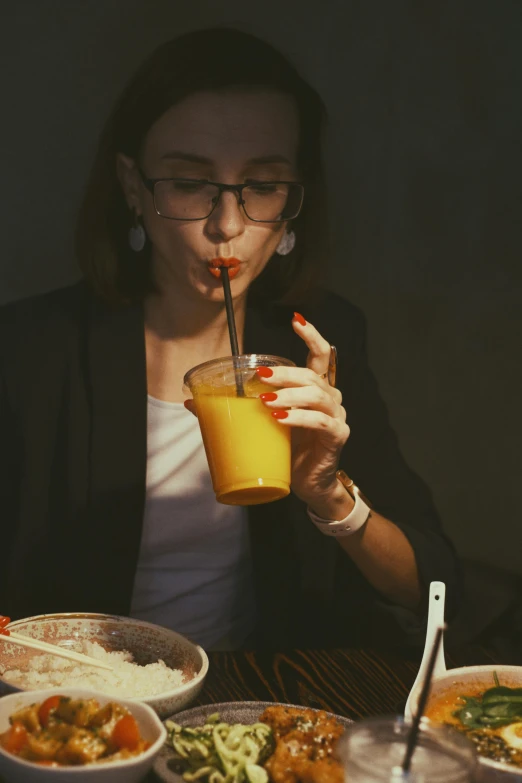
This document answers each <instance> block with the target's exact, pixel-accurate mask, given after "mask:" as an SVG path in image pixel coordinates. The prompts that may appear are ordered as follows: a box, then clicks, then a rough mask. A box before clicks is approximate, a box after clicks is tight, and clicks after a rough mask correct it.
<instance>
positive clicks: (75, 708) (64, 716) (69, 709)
mask: <svg viewBox="0 0 522 783" xmlns="http://www.w3.org/2000/svg"><path fill="white" fill-rule="evenodd" d="M99 710H100V704H99V702H97V701H96V699H60V703H59V705H58V707H57V708H56V711H55V713H54V715H55V717H56V718H58V719H59V720H64V721H66V723H70V724H71V725H72V726H78V728H85V727H86V726H89V724H90V722H91V720H92V719H93V718H94V716H95V715H96V714H97V713H98V712H99Z"/></svg>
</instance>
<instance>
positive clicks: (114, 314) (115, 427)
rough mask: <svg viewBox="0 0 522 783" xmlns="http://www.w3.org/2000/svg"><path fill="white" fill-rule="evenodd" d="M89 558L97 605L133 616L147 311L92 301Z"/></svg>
mask: <svg viewBox="0 0 522 783" xmlns="http://www.w3.org/2000/svg"><path fill="white" fill-rule="evenodd" d="M88 362H89V377H90V381H91V388H90V392H91V410H92V419H91V422H92V429H91V448H90V476H91V485H90V508H89V514H88V518H89V524H90V530H91V533H92V535H91V536H90V547H91V551H90V553H89V554H90V556H91V559H92V563H93V569H94V579H93V590H94V596H93V602H94V603H95V604H98V605H100V606H103V607H105V608H104V609H103V611H110V612H113V613H116V614H128V612H129V609H130V599H131V596H132V589H133V584H134V574H135V570H136V563H137V559H138V553H139V546H140V538H141V528H142V520H143V510H144V504H145V486H146V470H147V380H146V365H145V338H144V328H143V311H142V308H141V306H132V307H127V308H120V309H110V308H108V307H107V306H105V305H104V304H101V303H99V302H93V305H92V309H91V320H90V329H89V338H88Z"/></svg>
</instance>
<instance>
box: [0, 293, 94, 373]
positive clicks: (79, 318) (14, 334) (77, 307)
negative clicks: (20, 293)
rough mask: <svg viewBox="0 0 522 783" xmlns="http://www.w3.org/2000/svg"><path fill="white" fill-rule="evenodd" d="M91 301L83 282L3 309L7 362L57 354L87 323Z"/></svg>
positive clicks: (1, 343) (1, 339)
mask: <svg viewBox="0 0 522 783" xmlns="http://www.w3.org/2000/svg"><path fill="white" fill-rule="evenodd" d="M91 300H92V295H91V294H90V292H89V290H88V288H87V286H86V285H85V283H83V282H80V283H76V284H74V285H71V286H67V287H65V288H60V289H57V290H54V291H50V292H48V293H45V294H40V295H38V296H31V297H28V298H26V299H21V300H19V301H16V302H10V303H9V304H7V305H4V306H2V307H0V355H1V356H2V358H3V360H4V361H5V362H8V361H9V359H10V358H11V359H16V360H20V359H21V357H23V356H24V355H25V356H28V357H31V358H32V357H35V356H36V355H38V353H40V352H41V351H44V352H48V351H49V350H57V349H59V347H60V346H64V345H66V344H67V343H68V342H69V341H70V339H71V335H73V334H75V333H78V332H79V331H80V330H81V329H82V327H83V325H84V324H85V323H86V319H87V314H88V309H89V302H90V301H91Z"/></svg>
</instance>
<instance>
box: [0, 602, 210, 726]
mask: <svg viewBox="0 0 522 783" xmlns="http://www.w3.org/2000/svg"><path fill="white" fill-rule="evenodd" d="M8 628H9V629H12V630H13V631H17V632H18V633H21V634H24V635H25V636H31V637H33V638H35V639H41V640H42V641H45V642H50V643H51V644H59V645H60V646H61V647H67V648H70V649H74V647H75V645H77V644H78V642H79V641H82V640H84V639H87V640H89V641H96V642H99V643H100V644H101V645H102V647H104V648H105V649H106V650H108V651H112V650H128V651H129V652H131V653H132V654H133V655H134V660H135V662H136V663H139V664H147V663H154V662H155V661H157V660H158V659H160V658H161V659H162V660H163V661H165V663H166V664H167V666H170V667H171V668H173V669H181V670H182V671H183V673H184V675H185V682H184V683H183V684H182V685H180V686H178V687H176V688H174V689H172V690H169V691H165V692H163V693H159V694H155V695H153V696H147V697H140V698H139V701H141V702H144V703H145V704H148V705H149V706H150V707H152V708H153V709H154V710H155V711H156V712H157V713H158V715H159V716H160V718H166V717H168V716H169V715H172V714H173V713H175V712H179V711H180V710H182V709H184V708H185V707H187V706H188V705H189V704H190V703H191V702H192V701H193V700H194V699H195V698H196V696H197V695H198V693H199V692H200V690H201V688H202V687H203V682H204V680H205V677H206V675H207V672H208V657H207V654H206V653H205V651H204V650H203V648H202V647H200V646H199V645H197V644H194V643H193V642H191V641H190V640H189V639H187V638H186V637H185V636H182V635H181V634H179V633H175V632H174V631H171V630H169V629H168V628H162V627H161V626H159V625H153V624H152V623H146V622H143V621H142V620H134V619H131V618H130V617H119V616H116V615H108V614H87V613H76V614H72V613H68V614H42V615H38V616H36V617H28V618H25V619H23V620H16V621H15V622H13V623H10V624H9V626H8ZM35 655H41V653H40V652H37V651H36V650H30V649H29V648H24V647H20V646H18V645H14V644H9V638H8V637H7V636H4V637H2V636H0V666H1V667H2V668H1V669H0V671H1V672H4V671H5V670H6V669H8V668H9V669H10V668H14V667H16V668H20V669H24V668H25V667H26V666H27V664H28V663H29V661H30V660H31V659H32V658H33V657H34V656H35ZM39 687H40V688H41V687H42V686H41V685H40V686H39ZM21 690H22V689H21V688H18V687H16V686H14V685H12V684H11V683H9V682H7V681H6V680H4V679H2V678H1V677H0V695H2V694H4V693H16V692H20V691H21ZM113 698H118V697H116V696H113ZM123 698H126V699H128V698H129V697H128V696H123ZM133 700H134V699H133ZM136 701H138V700H136Z"/></svg>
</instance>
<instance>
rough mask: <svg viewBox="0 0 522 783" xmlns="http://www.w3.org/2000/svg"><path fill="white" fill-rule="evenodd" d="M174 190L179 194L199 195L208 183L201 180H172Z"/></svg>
mask: <svg viewBox="0 0 522 783" xmlns="http://www.w3.org/2000/svg"><path fill="white" fill-rule="evenodd" d="M171 184H172V188H173V189H174V190H176V191H177V192H178V193H198V192H199V191H200V190H203V189H204V188H205V187H206V186H207V182H204V181H203V182H202V181H200V180H180V179H178V180H171Z"/></svg>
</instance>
